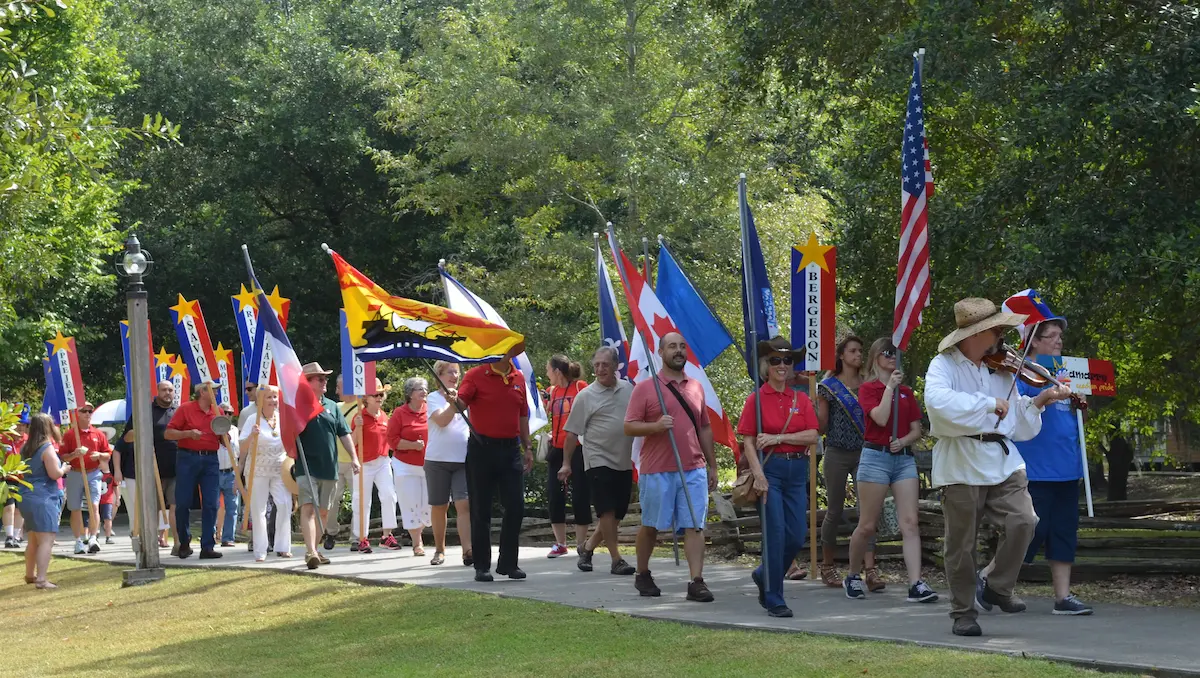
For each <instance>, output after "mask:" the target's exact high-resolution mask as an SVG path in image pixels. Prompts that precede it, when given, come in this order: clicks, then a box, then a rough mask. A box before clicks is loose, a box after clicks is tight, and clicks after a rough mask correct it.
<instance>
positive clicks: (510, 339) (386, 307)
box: [329, 250, 525, 363]
mask: <svg viewBox="0 0 1200 678" xmlns="http://www.w3.org/2000/svg"><path fill="white" fill-rule="evenodd" d="M329 254H330V256H332V257H333V263H334V265H335V266H336V267H337V274H338V283H339V284H340V285H341V288H342V306H343V307H344V308H345V309H346V330H347V332H348V333H349V335H350V345H351V346H353V347H354V353H355V354H356V355H357V356H358V357H359V359H360V360H362V361H363V362H368V361H378V360H383V359H384V358H430V359H433V360H446V361H449V362H457V363H486V362H495V361H497V360H502V359H503V358H504V357H505V356H506V355H508V354H509V352H510V351H512V349H514V348H520V347H521V346H522V345H523V344H524V343H525V337H524V336H523V335H521V334H520V333H518V332H513V331H512V330H510V329H508V328H507V327H503V326H501V325H497V324H495V323H491V322H488V321H486V320H483V319H481V318H477V317H474V316H470V315H466V314H463V313H456V312H454V311H451V310H450V309H448V308H442V307H441V306H434V305H433V304H426V303H423V302H420V301H413V300H411V299H404V298H402V297H393V296H392V295H390V294H388V293H387V292H386V291H384V289H383V288H381V287H380V286H379V285H376V284H375V283H374V282H372V281H371V279H370V278H368V277H367V276H365V275H363V274H362V273H361V272H359V271H358V269H356V268H354V267H353V266H351V265H350V264H348V263H346V260H345V259H343V258H342V257H341V256H339V255H338V253H337V252H334V251H333V250H330V251H329Z"/></svg>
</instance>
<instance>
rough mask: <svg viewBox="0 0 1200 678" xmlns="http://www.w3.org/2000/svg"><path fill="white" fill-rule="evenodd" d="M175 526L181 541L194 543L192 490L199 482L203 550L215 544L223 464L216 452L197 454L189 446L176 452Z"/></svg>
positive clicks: (209, 549)
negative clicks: (190, 450)
mask: <svg viewBox="0 0 1200 678" xmlns="http://www.w3.org/2000/svg"><path fill="white" fill-rule="evenodd" d="M175 454H176V457H175V528H176V530H178V532H179V543H180V544H183V545H188V546H190V545H191V543H192V532H191V529H190V526H191V515H192V494H193V493H194V492H195V490H196V485H199V486H200V501H201V506H200V550H201V551H211V550H213V549H215V548H216V546H217V543H216V538H215V537H214V533H215V532H216V529H217V496H218V494H219V493H220V489H219V487H220V484H221V467H220V463H219V462H218V461H217V455H216V453H213V454H198V453H196V452H189V451H187V450H179V451H178V452H176V453H175Z"/></svg>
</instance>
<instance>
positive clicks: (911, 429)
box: [843, 337, 938, 603]
mask: <svg viewBox="0 0 1200 678" xmlns="http://www.w3.org/2000/svg"><path fill="white" fill-rule="evenodd" d="M866 368H867V370H868V372H867V374H868V375H869V376H870V377H871V378H870V380H869V381H867V382H866V383H864V384H863V385H862V386H860V387H859V388H858V402H859V403H860V404H861V405H862V409H863V412H864V413H866V415H867V416H866V418H865V424H866V426H865V427H864V428H865V432H864V434H863V450H862V455H861V456H860V457H859V462H858V482H857V484H856V488H857V489H858V506H859V509H858V510H859V515H858V527H856V528H855V529H854V535H853V536H852V537H850V574H849V575H847V576H846V580H845V581H844V582H843V586H844V588H845V590H846V597H847V598H850V599H852V600H861V599H862V598H864V597H866V587H865V586H864V585H863V581H862V578H861V577H860V576H859V572H860V571H861V570H862V564H863V557H864V556H865V555H866V552H867V545H868V544H869V543H870V540H871V538H872V537H874V536H875V530H876V525H877V522H878V520H879V512H880V510H882V509H883V499H884V497H885V496H886V495H887V491H888V488H889V487H890V488H891V489H892V496H893V497H895V498H896V513H897V515H898V516H899V519H900V534H901V535H902V536H903V537H904V565H905V567H906V568H907V569H908V584H909V587H908V602H910V603H932V602H933V601H935V600H937V598H938V596H937V593H935V592H934V591H933V589H931V588H929V585H928V584H926V583H925V581H924V580H923V579H921V533H920V531H919V529H918V528H917V500H918V498H919V490H920V482H919V481H918V480H917V463H916V461H915V460H914V459H913V453H912V447H911V445H912V444H913V443H915V442H917V440H919V439H920V438H921V405H920V404H919V403H917V397H916V395H915V394H914V393H913V390H912V389H911V388H909V387H907V386H904V385H902V384H901V383H900V382H901V381H902V380H903V379H904V375H903V374H901V373H900V372H899V371H898V370H897V369H896V347H895V346H893V345H892V340H891V339H889V338H887V337H882V338H880V339H876V340H875V343H873V344H871V351H870V353H869V354H868V355H867V363H866ZM896 389H900V396H899V399H900V405H899V417H898V422H899V425H898V426H897V427H896V431H897V432H898V433H897V435H899V436H900V437H899V438H893V437H892V399H893V395H892V394H894V393H895V392H896Z"/></svg>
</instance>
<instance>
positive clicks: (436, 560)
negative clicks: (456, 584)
mask: <svg viewBox="0 0 1200 678" xmlns="http://www.w3.org/2000/svg"><path fill="white" fill-rule="evenodd" d="M444 562H446V554H445V553H442V552H441V551H438V552H436V553H434V554H433V560H431V561H429V564H430V565H441V564H442V563H444Z"/></svg>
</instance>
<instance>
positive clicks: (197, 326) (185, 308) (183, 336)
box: [171, 294, 221, 384]
mask: <svg viewBox="0 0 1200 678" xmlns="http://www.w3.org/2000/svg"><path fill="white" fill-rule="evenodd" d="M171 322H172V323H174V324H175V333H176V334H177V335H179V343H180V356H182V357H183V362H184V364H186V365H187V368H188V374H189V375H190V376H191V378H192V381H194V382H196V383H197V384H203V383H205V382H211V383H213V384H219V383H220V382H221V373H220V372H218V371H217V357H216V355H214V354H213V349H212V341H211V340H210V339H209V338H208V327H207V326H206V325H205V324H204V314H203V313H201V312H200V302H199V301H194V300H193V301H188V300H187V299H184V298H183V295H182V294H181V295H179V302H178V303H176V304H175V305H174V306H172V307H171Z"/></svg>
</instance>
